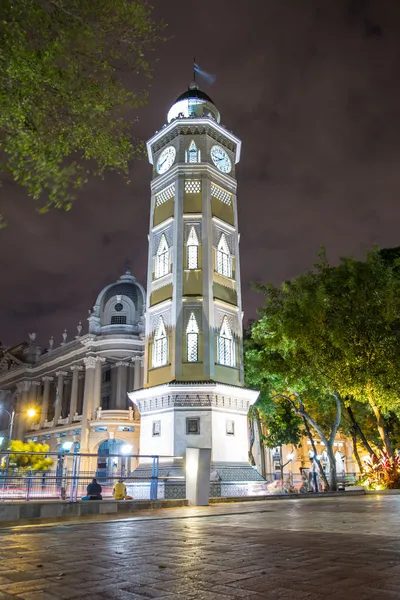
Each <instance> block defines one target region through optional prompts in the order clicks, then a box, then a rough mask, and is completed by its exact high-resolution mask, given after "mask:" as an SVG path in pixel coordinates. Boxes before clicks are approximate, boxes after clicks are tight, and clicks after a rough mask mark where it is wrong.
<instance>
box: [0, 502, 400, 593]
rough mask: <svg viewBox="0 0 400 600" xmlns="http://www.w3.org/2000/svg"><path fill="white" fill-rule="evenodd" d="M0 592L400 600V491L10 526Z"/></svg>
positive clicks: (0, 571) (4, 533)
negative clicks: (385, 493) (391, 493)
mask: <svg viewBox="0 0 400 600" xmlns="http://www.w3.org/2000/svg"><path fill="white" fill-rule="evenodd" d="M0 535H1V537H2V539H1V547H0V548H1V550H0V553H1V561H0V600H5V599H8V600H59V599H64V600H70V599H71V600H73V599H75V598H76V599H78V598H83V599H85V600H98V599H99V598H100V599H102V600H103V599H104V600H145V599H148V598H157V599H164V598H165V599H167V600H173V599H174V598H176V599H188V600H190V599H198V600H200V599H201V600H213V599H220V600H225V599H226V600H228V599H233V598H243V599H244V600H253V599H254V600H256V599H258V600H262V599H264V598H265V599H270V598H271V599H272V598H273V599H276V600H286V599H287V600H289V599H293V600H303V599H308V600H317V599H319V598H329V599H330V600H345V599H347V598H349V599H351V600H372V599H376V600H378V599H380V600H381V599H390V598H393V599H394V598H398V599H399V600H400V586H399V577H400V496H367V497H349V498H343V497H342V498H337V499H330V498H320V499H309V500H284V501H282V500H281V501H279V500H276V501H268V502H257V503H254V502H253V503H241V504H225V505H217V506H213V507H209V508H208V507H207V508H179V509H165V510H160V511H153V512H148V513H145V514H143V513H140V515H138V516H133V517H132V518H129V519H125V520H121V519H120V520H112V519H111V520H110V519H109V518H108V517H107V518H104V519H101V518H95V519H92V520H84V519H82V518H81V519H80V520H79V521H78V520H76V521H74V522H69V523H61V524H60V523H56V524H54V525H49V524H46V525H29V526H20V527H14V528H12V527H10V528H3V529H1V530H0Z"/></svg>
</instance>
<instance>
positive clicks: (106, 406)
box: [101, 396, 110, 410]
mask: <svg viewBox="0 0 400 600" xmlns="http://www.w3.org/2000/svg"><path fill="white" fill-rule="evenodd" d="M101 408H102V410H110V396H103V398H102V399H101Z"/></svg>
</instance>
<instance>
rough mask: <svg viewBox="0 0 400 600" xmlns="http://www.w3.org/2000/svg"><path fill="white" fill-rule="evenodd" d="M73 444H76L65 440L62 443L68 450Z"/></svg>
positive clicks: (64, 448)
mask: <svg viewBox="0 0 400 600" xmlns="http://www.w3.org/2000/svg"><path fill="white" fill-rule="evenodd" d="M73 445H74V442H64V443H63V445H62V448H63V450H66V451H67V452H69V451H70V450H71V448H72V446H73Z"/></svg>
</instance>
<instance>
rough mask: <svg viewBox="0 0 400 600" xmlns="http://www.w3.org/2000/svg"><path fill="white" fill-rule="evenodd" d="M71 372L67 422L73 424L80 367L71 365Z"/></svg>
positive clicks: (76, 405)
mask: <svg viewBox="0 0 400 600" xmlns="http://www.w3.org/2000/svg"><path fill="white" fill-rule="evenodd" d="M71 371H72V384H71V401H70V405H69V418H68V422H69V423H73V421H74V416H75V413H76V409H77V407H78V387H79V372H80V371H83V367H82V366H81V365H73V366H72V367H71Z"/></svg>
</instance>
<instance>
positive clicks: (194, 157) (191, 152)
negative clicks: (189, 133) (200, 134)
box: [185, 140, 201, 163]
mask: <svg viewBox="0 0 400 600" xmlns="http://www.w3.org/2000/svg"><path fill="white" fill-rule="evenodd" d="M185 158H186V162H187V163H199V162H201V160H200V150H198V149H197V146H196V142H195V141H194V140H192V141H191V142H190V144H189V149H188V150H186V152H185Z"/></svg>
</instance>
